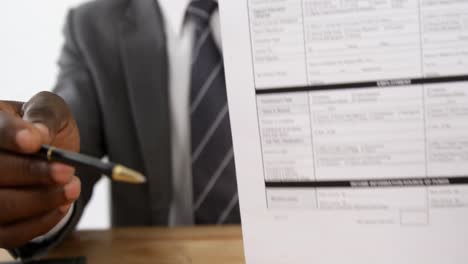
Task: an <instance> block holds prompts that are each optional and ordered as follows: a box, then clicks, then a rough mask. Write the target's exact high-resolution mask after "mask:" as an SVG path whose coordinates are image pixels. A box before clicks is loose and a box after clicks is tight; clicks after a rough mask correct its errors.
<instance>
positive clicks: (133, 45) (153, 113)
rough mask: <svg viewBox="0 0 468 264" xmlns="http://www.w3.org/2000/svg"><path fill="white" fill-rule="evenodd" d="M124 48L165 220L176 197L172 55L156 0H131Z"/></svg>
mask: <svg viewBox="0 0 468 264" xmlns="http://www.w3.org/2000/svg"><path fill="white" fill-rule="evenodd" d="M120 47H121V53H122V60H123V67H124V71H125V77H126V83H127V88H128V96H129V101H130V104H131V109H132V115H133V120H134V122H135V127H136V132H137V135H138V140H139V145H140V149H141V153H142V155H143V156H142V159H143V161H144V164H145V173H146V174H147V177H148V180H149V188H150V193H151V199H152V203H151V204H152V208H151V209H152V216H153V222H154V223H161V222H167V219H166V218H167V209H168V208H169V204H170V201H171V198H172V182H171V155H170V153H171V145H170V144H171V141H170V131H169V130H170V118H169V98H168V94H169V92H168V59H167V51H166V38H165V31H164V24H163V19H162V15H161V11H160V9H159V7H158V6H157V4H156V1H155V0H134V1H130V3H129V6H128V9H127V12H126V15H125V19H124V20H123V23H122V25H121V39H120Z"/></svg>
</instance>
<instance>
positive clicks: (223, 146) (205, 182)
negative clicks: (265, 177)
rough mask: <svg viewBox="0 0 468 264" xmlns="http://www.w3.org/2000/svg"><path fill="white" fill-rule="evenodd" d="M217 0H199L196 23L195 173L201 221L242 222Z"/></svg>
mask: <svg viewBox="0 0 468 264" xmlns="http://www.w3.org/2000/svg"><path fill="white" fill-rule="evenodd" d="M217 8H218V4H217V2H216V1H213V0H193V1H192V2H191V3H190V5H189V7H188V9H187V18H188V19H192V21H194V22H195V23H194V24H195V33H194V44H193V50H192V72H191V83H190V85H191V90H190V111H191V113H190V114H191V129H192V133H191V139H192V175H193V198H194V216H195V223H196V224H227V223H240V215H239V202H238V195H237V184H236V172H235V165H234V157H233V150H232V138H231V126H230V121H229V112H228V106H227V97H226V84H225V77H224V67H223V59H222V55H221V53H220V51H219V49H218V47H217V45H216V43H215V40H214V38H213V35H212V32H211V27H210V18H211V15H212V14H213V12H214V11H215V10H216V9H217Z"/></svg>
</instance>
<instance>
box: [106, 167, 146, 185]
mask: <svg viewBox="0 0 468 264" xmlns="http://www.w3.org/2000/svg"><path fill="white" fill-rule="evenodd" d="M112 179H113V180H115V181H119V182H126V183H133V184H142V183H145V182H146V178H145V177H144V176H143V175H142V174H141V173H139V172H137V171H134V170H132V169H129V168H127V167H124V166H122V165H116V166H115V167H114V170H113V172H112Z"/></svg>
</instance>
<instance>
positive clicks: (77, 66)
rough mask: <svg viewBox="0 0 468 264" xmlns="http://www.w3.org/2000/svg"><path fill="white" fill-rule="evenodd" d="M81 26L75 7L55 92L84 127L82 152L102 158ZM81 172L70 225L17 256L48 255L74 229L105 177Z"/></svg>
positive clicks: (96, 105) (17, 252) (95, 101)
mask: <svg viewBox="0 0 468 264" xmlns="http://www.w3.org/2000/svg"><path fill="white" fill-rule="evenodd" d="M77 26H79V25H78V23H76V21H75V20H74V11H73V10H72V11H70V12H69V14H68V16H67V21H66V24H65V29H64V37H65V42H64V45H63V48H62V52H61V55H60V57H59V61H58V65H59V75H58V80H57V84H56V87H55V89H54V92H55V93H57V94H58V95H59V96H61V97H62V98H64V99H65V101H66V102H67V103H68V104H69V106H70V108H71V110H72V113H73V115H74V118H75V120H76V122H77V124H78V128H79V130H80V140H81V144H80V145H81V149H80V152H81V153H85V154H88V155H92V156H95V157H98V158H100V157H103V156H104V155H105V153H106V152H105V148H104V144H103V131H102V122H101V115H100V110H99V109H100V108H99V100H98V98H97V95H96V94H97V93H96V90H95V85H94V82H93V79H92V76H91V74H90V71H89V68H88V66H87V63H86V60H85V58H84V56H83V53H82V52H81V51H80V45H79V35H78V34H76V27H77ZM77 176H78V177H79V178H80V179H81V186H82V187H81V188H82V192H81V197H80V198H79V200H78V201H76V202H75V205H74V211H73V215H72V217H71V219H70V221H69V222H68V223H67V225H66V226H65V227H64V228H63V229H62V230H61V231H60V232H59V233H58V234H57V235H55V236H54V237H52V238H50V239H47V240H46V241H43V242H41V243H29V244H27V245H25V246H24V247H21V248H17V249H14V250H12V251H11V253H12V254H13V255H14V256H16V257H20V258H21V259H23V260H25V259H31V258H35V257H38V256H41V255H44V254H45V253H47V251H48V250H49V249H51V248H52V247H54V246H56V245H57V244H59V243H60V242H61V241H62V240H63V239H64V238H65V237H66V236H67V235H68V234H70V233H71V232H72V231H73V230H74V228H75V226H76V224H77V223H78V221H79V219H80V217H81V215H82V214H83V210H84V208H85V206H86V204H87V203H88V202H89V200H90V198H91V195H92V192H93V187H94V185H95V183H96V182H97V181H98V180H99V179H100V177H101V175H97V174H93V173H90V172H88V171H84V170H78V171H77Z"/></svg>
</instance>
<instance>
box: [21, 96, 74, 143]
mask: <svg viewBox="0 0 468 264" xmlns="http://www.w3.org/2000/svg"><path fill="white" fill-rule="evenodd" d="M22 112H23V119H24V120H26V121H28V122H31V123H34V124H36V128H38V130H39V131H41V132H42V134H43V136H46V137H47V139H48V140H47V141H49V142H46V143H50V142H51V141H52V140H53V139H54V138H55V135H57V134H58V133H59V132H60V131H61V130H62V129H64V128H66V127H67V125H68V122H70V120H72V115H71V112H70V110H69V108H68V106H67V104H66V103H65V101H64V100H63V99H62V98H61V97H59V96H57V95H55V94H53V93H50V92H40V93H38V94H37V95H35V96H34V97H32V98H31V100H29V101H28V102H27V103H25V104H24V105H23V110H22Z"/></svg>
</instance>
